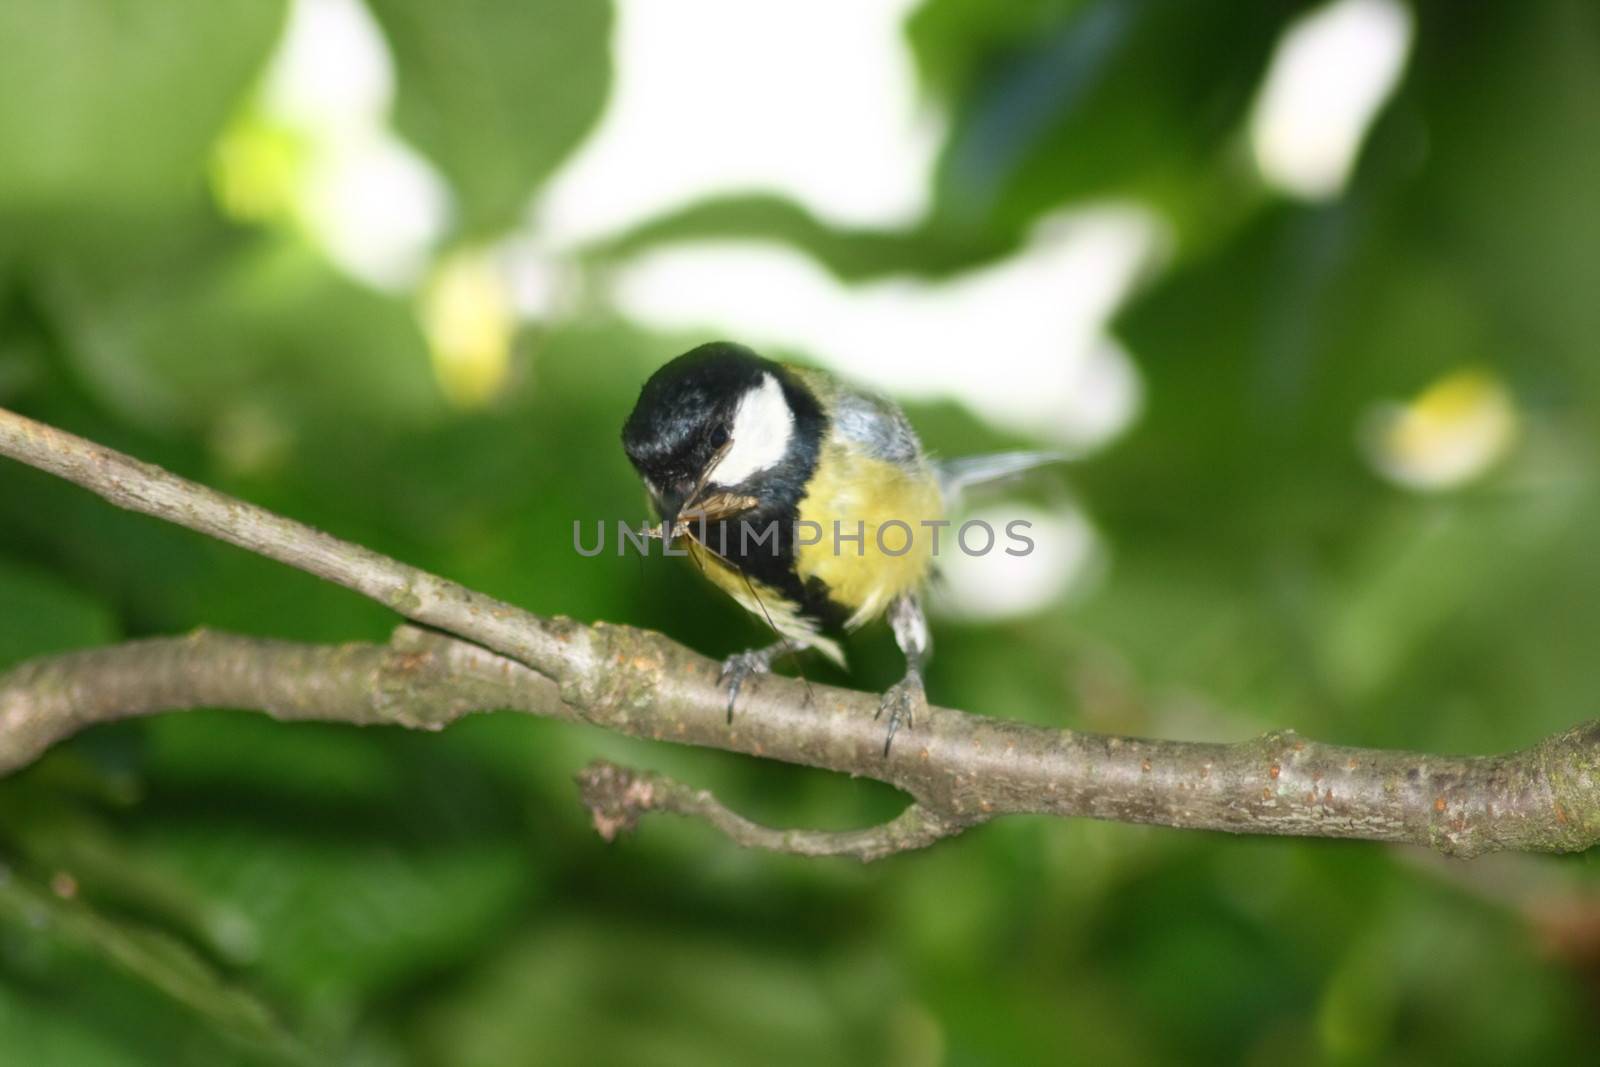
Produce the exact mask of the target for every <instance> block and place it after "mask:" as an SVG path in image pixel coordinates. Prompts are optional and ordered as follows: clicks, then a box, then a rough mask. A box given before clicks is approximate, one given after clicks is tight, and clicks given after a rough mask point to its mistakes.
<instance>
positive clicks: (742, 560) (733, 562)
mask: <svg viewBox="0 0 1600 1067" xmlns="http://www.w3.org/2000/svg"><path fill="white" fill-rule="evenodd" d="M798 513H799V512H798V509H796V508H782V509H771V510H761V511H755V512H751V513H749V514H747V515H744V516H741V517H739V518H735V519H725V520H723V521H721V522H713V523H707V524H706V530H705V537H704V539H702V538H701V537H700V531H699V529H698V528H696V529H693V530H692V533H693V535H694V537H695V539H696V540H698V541H700V542H701V544H703V545H705V546H706V547H707V548H708V549H710V550H711V551H713V552H715V553H716V554H717V555H718V556H721V557H722V559H723V560H724V561H725V562H726V563H727V564H728V565H729V566H731V567H733V568H734V569H735V570H737V571H739V572H740V573H741V574H743V575H744V576H745V577H747V578H749V579H750V580H751V581H753V582H760V583H762V584H763V585H766V586H770V587H771V588H773V589H776V590H777V591H778V592H779V594H780V595H782V596H783V597H784V599H786V600H788V601H789V602H790V603H791V604H793V605H794V606H795V607H797V608H798V609H799V611H800V614H802V615H804V616H806V617H807V618H809V619H811V620H812V621H813V622H815V623H817V624H818V625H819V626H821V627H823V628H824V629H830V630H839V629H842V628H843V627H844V622H845V620H846V619H847V618H849V617H850V612H849V610H848V609H847V608H845V607H844V606H843V605H842V604H839V603H837V602H836V601H834V600H833V598H832V597H831V596H830V595H829V590H828V586H827V583H825V582H823V581H822V580H821V579H820V578H816V577H812V578H809V579H805V580H802V579H801V578H800V575H799V574H798V573H797V572H796V571H795V546H794V540H795V532H796V531H795V521H796V518H797V516H798ZM769 529H771V530H772V531H773V532H772V533H771V534H770V535H769V533H768V531H769ZM746 531H748V532H746ZM758 538H759V539H761V543H760V544H757V543H756V541H757V539H758Z"/></svg>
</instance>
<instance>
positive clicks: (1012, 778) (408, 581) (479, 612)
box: [0, 410, 1600, 859]
mask: <svg viewBox="0 0 1600 1067" xmlns="http://www.w3.org/2000/svg"><path fill="white" fill-rule="evenodd" d="M0 455H9V456H11V457H13V458H15V459H18V460H21V461H22V462H24V463H28V464H30V465H32V466H35V467H39V468H41V469H43V470H47V471H51V472H53V473H56V474H59V475H61V476H62V477H64V478H67V479H68V480H71V481H74V482H76V483H78V484H79V485H82V486H84V487H85V488H88V489H90V490H92V491H94V492H96V493H98V494H99V495H101V496H103V497H104V498H106V499H107V500H109V501H111V502H112V503H114V504H117V505H118V506H121V507H125V508H129V509H131V510H134V511H139V512H143V513H145V514H149V515H153V516H156V517H158V518H162V519H165V520H167V521H170V522H174V523H177V524H178V525H181V526H187V527H189V528H190V529H194V530H197V531H199V532H202V533H206V534H209V535H211V536H214V537H218V538H221V539H222V540H225V541H228V542H230V543H232V544H236V545H239V546H241V547H243V548H246V549H248V550H250V551H254V552H258V553H260V554H262V555H265V556H268V557H270V558H272V559H277V560H280V561H282V562H284V563H287V564H289V565H290V566H293V567H297V568H299V569H301V570H305V571H308V572H309V573H312V574H316V575H319V576H321V577H323V578H326V579H328V580H330V581H334V582H337V583H339V584H341V585H344V586H346V587H347V588H350V589H352V590H355V591H356V592H359V593H362V594H363V595H366V596H369V597H372V598H373V599H375V600H377V601H379V602H380V603H383V604H386V605H388V606H389V607H390V608H392V609H393V610H395V611H397V612H399V613H400V614H401V615H403V616H405V617H406V618H408V619H411V620H412V621H414V622H418V623H422V624H424V625H426V626H429V627H433V628H435V629H437V630H443V631H446V632H448V633H450V634H453V635H455V637H456V638H460V639H461V640H452V639H451V638H449V637H444V636H440V635H437V634H431V633H424V632H422V631H417V630H414V629H410V628H403V629H402V630H401V631H400V632H399V633H398V634H397V636H396V639H395V641H393V642H391V644H389V645H386V646H385V645H361V644H356V645H339V646H307V645H296V644H289V643H284V642H273V641H259V640H251V639H244V638H236V637H226V636H224V635H218V634H206V633H201V634H197V635H193V636H191V637H187V638H177V639H158V640H151V641H139V642H131V643H129V644H125V645H119V646H114V647H111V648H106V649H98V650H89V651H83V652H75V653H70V654H67V655H63V656H54V657H48V658H44V659H40V660H35V661H32V662H30V663H26V664H23V665H21V666H19V667H16V668H14V669H12V670H11V671H10V672H8V673H6V674H4V675H0V773H5V772H7V771H10V770H14V769H15V768H17V767H19V766H22V765H23V764H25V763H27V762H28V761H30V760H32V759H34V758H36V757H37V756H38V754H39V753H41V752H43V751H44V750H45V749H46V748H47V747H48V746H49V745H51V744H53V743H54V742H55V741H57V740H59V739H61V738H63V737H65V736H67V735H69V734H71V733H73V732H75V731H76V730H78V729H80V728H82V727H84V726H86V725H89V724H91V723H94V722H101V721H106V720H108V719H114V718H123V717H127V716H131V715H143V714H150V713H153V712H156V711H160V710H165V709H177V708H192V707H215V706H222V707H241V708H260V709H263V710H266V711H268V712H269V713H271V714H273V715H276V716H278V717H280V718H285V719H305V718H310V719H327V720H337V721H342V722H353V723H390V724H394V725H400V726H409V727H420V728H429V729H437V728H440V727H442V726H444V725H445V724H446V723H448V722H450V721H452V720H453V719H455V718H457V717H459V716H460V715H461V714H464V713H466V712H468V711H472V710H477V709H488V708H501V707H505V708H513V709H517V710H522V711H525V712H529V713H532V714H537V715H547V716H552V717H556V718H562V719H570V720H582V721H586V722H589V723H593V724H595V725H598V726H602V727H605V728H607V729H611V730H615V731H618V732H621V733H625V734H629V735H632V736H635V737H646V738H655V739H658V740H670V741H675V742H678V743H681V744H690V745H700V746H705V747H711V748H720V749H726V750H729V751H734V752H743V753H747V754H750V755H754V756H762V757H765V758H769V759H778V760H784V761H786V762H790V763H798V764H804V765H807V766H812V767H821V768H825V769H829V770H834V771H840V772H843V773H846V774H852V775H861V776H866V777H871V778H876V779H878V780H880V781H884V782H888V783H890V784H892V785H895V786H897V787H899V788H900V789H902V790H904V791H905V792H907V793H909V794H910V795H911V796H912V797H913V798H914V800H915V804H913V805H912V807H911V808H909V809H908V810H907V812H906V813H905V814H903V815H902V816H900V818H898V819H896V820H894V821H893V822H891V823H889V824H886V825H885V826H883V827H878V828H876V829H872V830H863V831H854V832H851V833H848V834H844V835H819V834H811V833H792V832H785V831H776V830H768V829H765V828H763V827H758V826H755V825H754V824H752V823H749V822H747V821H746V820H743V819H742V818H740V817H739V816H736V815H734V814H733V813H731V812H729V811H727V809H725V808H723V807H722V806H721V805H720V804H718V803H717V802H716V801H714V800H713V799H711V798H710V797H709V795H707V794H703V793H698V792H695V791H693V790H690V789H688V788H687V787H685V786H681V785H678V784H677V783H671V782H668V781H666V780H665V779H660V778H658V777H654V776H648V775H646V776H632V777H628V775H627V772H611V773H612V777H613V779H614V782H613V786H605V785H603V784H598V785H595V786H593V787H591V794H590V798H589V799H590V800H591V801H596V802H598V804H599V807H598V810H599V812H600V813H601V815H602V816H603V817H604V818H605V819H607V820H620V821H618V822H616V825H617V826H618V827H619V828H620V827H622V826H625V825H628V824H629V823H630V822H631V821H632V819H634V818H636V817H637V815H638V814H640V813H642V812H644V811H649V810H668V811H674V812H677V813H679V814H688V815H693V816H696V817H699V818H702V819H706V820H707V821H709V822H711V823H712V824H713V825H715V826H717V827H718V828H719V829H721V830H723V832H725V833H727V834H729V836H730V837H732V838H733V839H734V840H736V841H738V842H739V843H741V844H747V845H754V846H758V847H766V848H784V849H787V850H789V851H798V852H801V853H804V854H807V855H817V854H844V855H853V856H857V857H859V858H863V859H867V858H873V857H875V856H878V855H883V854H886V853H887V852H888V851H892V850H894V849H896V848H908V847H916V846H918V845H923V844H928V843H930V842H931V841H933V840H936V839H937V838H938V837H941V836H947V835H948V834H949V833H954V832H958V831H959V830H960V829H962V828H964V827H966V826H969V825H972V824H973V823H976V822H980V821H983V820H985V819H988V818H991V817H993V816H996V815H1002V814H1010V813H1039V814H1052V815H1066V816H1074V815H1076V816H1089V817H1092V818H1099V819H1112V820H1117V821H1122V822H1135V823H1154V824H1159V825H1165V826H1173V827H1182V828H1190V829H1211V830H1224V831H1229V832H1235V833H1261V834H1284V835H1295V836H1316V837H1339V838H1361V839H1365V840H1374V841H1394V842H1410V843H1416V844H1424V845H1430V846H1432V847H1433V848H1436V849H1438V850H1439V851H1441V852H1446V853H1451V854H1455V855H1475V854H1478V853H1481V852H1487V851H1493V850H1498V849H1515V850H1524V851H1578V850H1582V849H1586V848H1588V847H1590V846H1592V845H1593V844H1595V843H1596V842H1597V841H1600V722H1591V723H1587V724H1585V725H1581V726H1577V727H1574V728H1572V729H1571V730H1568V731H1566V732H1564V733H1562V734H1559V735H1556V736H1555V737H1552V738H1549V739H1547V740H1545V741H1543V742H1541V743H1539V744H1537V745H1535V746H1534V747H1532V748H1529V749H1525V750H1523V751H1521V752H1516V753H1512V754H1509V755H1504V756H1480V757H1440V756H1430V755H1423V754H1418V753H1408V752H1394V751H1380V750H1372V749H1359V748H1347V747H1342V746H1335V745H1323V744H1318V743H1315V742H1310V741H1305V740H1302V739H1300V738H1299V737H1297V736H1296V735H1295V734H1293V733H1292V732H1287V731H1285V732H1280V733H1273V734H1268V735H1267V736H1265V737H1261V738H1258V739H1255V740H1252V741H1245V742H1240V743H1237V744H1210V743H1190V742H1175V741H1155V740H1142V739H1135V738H1123V737H1112V736H1105V735H1099V734H1087V733H1078V732H1075V731H1070V730H1052V729H1046V728H1042V727H1037V726H1031V725H1028V724H1024V723H1018V722H1008V721H1004V720H999V719H990V718H984V717H980V716H976V715H970V714H966V713H964V712H960V711H954V710H950V709H945V708H932V709H930V711H929V713H928V714H927V715H925V716H922V717H920V718H919V720H918V725H917V728H916V730H915V731H913V732H910V733H905V734H902V735H901V739H900V743H898V744H897V745H896V747H895V748H894V750H893V751H892V752H891V753H890V754H889V755H888V756H887V757H883V756H882V755H881V752H882V734H881V728H880V727H879V725H878V724H875V723H874V722H873V712H874V711H876V709H877V698H876V697H874V696H872V695H870V694H864V693H858V692H853V691H850V690H844V689H837V688H833V687H828V686H820V685H818V686H813V687H812V690H813V699H810V700H808V699H806V696H805V690H804V688H803V687H802V685H801V683H800V682H798V681H796V680H793V679H787V678H781V677H776V676H766V677H762V678H760V679H757V680H753V681H752V682H751V683H749V684H748V685H747V686H746V688H745V690H744V691H742V693H741V697H740V709H739V712H738V714H737V716H736V717H735V720H734V722H733V724H732V725H731V726H730V725H728V724H727V722H726V719H725V710H726V709H725V694H724V691H723V689H722V688H721V686H720V685H719V683H718V673H719V671H718V666H717V665H716V664H715V663H713V662H711V661H710V660H708V659H706V658H704V657H702V656H699V655H697V654H695V653H694V652H692V651H690V650H688V649H686V648H684V647H682V646H681V645H678V644H676V643H674V642H672V641H670V640H668V639H667V638H665V637H662V636H661V635H659V634H654V633H649V632H646V631H641V630H635V629H632V628H629V627H623V626H611V625H607V624H604V623H600V624H596V625H595V626H583V625H580V624H577V623H574V622H572V621H570V620H567V619H562V618H555V619H545V618H541V617H539V616H537V615H533V614H531V613H529V612H526V611H523V610H521V609H519V608H516V607H513V606H511V605H508V604H504V603H502V602H500V601H497V600H494V599H493V598H490V597H487V596H484V595H483V594H480V593H475V592H473V591H471V590H468V589H465V588H463V587H461V586H459V585H456V584H455V583H453V582H449V581H446V580H445V579H442V578H439V577H436V576H434V575H431V574H428V573H426V572H424V571H421V570H418V569H417V568H414V567H409V566H407V565H405V564H402V563H398V562H396V561H394V560H391V559H389V558H387V557H385V556H382V555H379V554H378V553H375V552H372V551H370V550H368V549H364V548H361V547H359V546H356V545H351V544H348V543H346V542H343V541H340V540H338V539H337V538H334V537H331V536H329V535H328V534H325V533H321V532H319V531H316V530H313V529H311V528H310V527H307V526H304V525H301V524H299V523H296V522H293V521H291V520H288V519H285V518H282V517H279V516H277V515H273V514H272V513H270V512H267V511H265V510H263V509H261V508H257V507H254V506H252V505H249V504H245V503H242V502H240V501H237V500H233V499H232V498H230V497H227V496H224V495H223V494H220V493H217V492H215V491H213V490H210V489H207V488H205V487H203V486H199V485H196V484H194V483H192V482H188V481H185V480H184V479H182V478H178V477H176V476H175V475H172V474H169V473H167V472H165V471H162V470H160V469H158V468H155V467H151V466H149V465H147V464H143V463H140V462H138V461H137V460H133V459H131V458H129V457H127V456H123V455H121V454H120V453H117V452H114V451H111V450H110V449H106V448H103V447H101V446H98V445H95V444H92V443H90V442H88V441H85V440H83V439H81V438H77V437H73V436H72V435H70V434H66V433H63V432H61V431H59V430H55V429H52V428H50V427H46V426H43V425H41V424H39V423H36V422H33V421H31V420H28V419H25V418H23V417H21V416H18V415H15V414H13V413H10V412H6V411H3V410H0ZM624 779H626V781H625V782H624ZM616 783H624V784H621V785H616ZM640 783H644V786H643V787H641V786H640ZM630 785H631V786H632V787H633V789H632V792H633V796H632V799H631V801H630V799H629V796H628V794H629V787H630ZM617 789H620V790H621V793H620V794H619V793H617V791H616V790H617ZM641 789H642V791H643V792H647V793H648V794H649V797H648V801H649V802H645V801H644V800H643V799H642V797H641Z"/></svg>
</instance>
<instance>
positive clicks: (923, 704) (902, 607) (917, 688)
mask: <svg viewBox="0 0 1600 1067" xmlns="http://www.w3.org/2000/svg"><path fill="white" fill-rule="evenodd" d="M889 626H890V627H891V628H892V629H893V630H894V640H895V644H897V645H899V646H900V651H901V652H903V653H905V657H906V676H905V677H904V678H902V679H900V680H899V681H898V682H896V683H895V684H894V685H892V686H890V687H889V691H888V692H886V693H884V694H883V700H882V701H881V702H880V703H879V704H878V715H877V716H874V718H877V717H881V716H882V715H883V713H884V712H886V711H887V712H888V713H889V733H888V736H886V737H885V738H884V739H883V754H884V756H885V758H887V757H888V755H889V746H890V745H892V744H893V743H894V735H895V731H897V730H899V729H900V724H901V723H902V722H904V723H905V724H906V728H907V729H911V728H912V727H913V726H915V725H916V717H917V715H918V714H919V713H921V712H923V711H926V710H927V707H928V696H927V693H926V692H924V690H923V687H922V669H923V668H924V667H926V666H927V664H928V654H929V653H930V652H931V651H932V650H933V642H932V640H931V639H930V638H929V636H928V617H927V616H926V615H924V614H923V613H922V601H921V600H919V599H918V598H917V597H916V596H914V595H910V594H908V595H906V596H902V597H897V598H896V599H895V601H894V603H892V604H890V605H889Z"/></svg>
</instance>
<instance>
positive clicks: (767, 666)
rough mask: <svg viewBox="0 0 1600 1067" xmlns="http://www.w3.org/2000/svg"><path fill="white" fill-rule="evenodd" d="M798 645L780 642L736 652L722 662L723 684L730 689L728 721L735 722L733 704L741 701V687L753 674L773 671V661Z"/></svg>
mask: <svg viewBox="0 0 1600 1067" xmlns="http://www.w3.org/2000/svg"><path fill="white" fill-rule="evenodd" d="M796 648H797V646H796V645H794V644H792V643H790V642H788V641H779V642H778V643H777V644H774V645H768V646H767V647H766V648H752V649H750V650H748V651H746V652H735V653H734V654H733V655H731V656H729V657H728V658H727V659H725V660H723V661H722V679H721V681H722V684H723V685H725V686H727V687H728V721H729V722H730V723H731V722H733V702H734V701H735V700H737V699H739V687H740V686H742V685H744V683H745V681H746V679H748V678H749V677H750V676H751V675H752V674H766V673H768V672H769V671H771V670H772V661H773V660H775V659H777V658H778V657H779V656H782V655H783V654H784V653H786V652H792V651H795V650H796Z"/></svg>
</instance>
